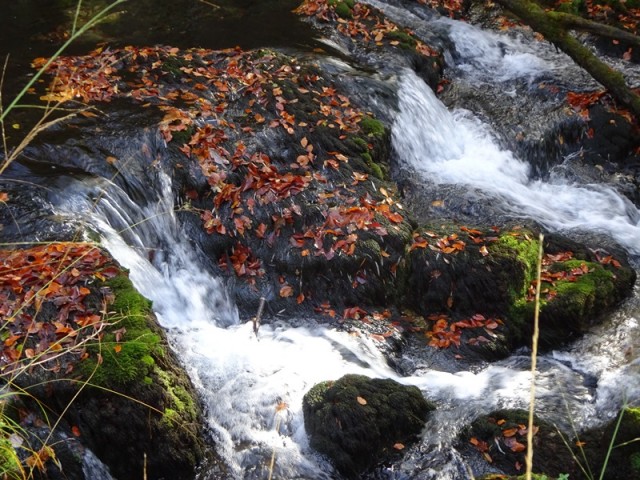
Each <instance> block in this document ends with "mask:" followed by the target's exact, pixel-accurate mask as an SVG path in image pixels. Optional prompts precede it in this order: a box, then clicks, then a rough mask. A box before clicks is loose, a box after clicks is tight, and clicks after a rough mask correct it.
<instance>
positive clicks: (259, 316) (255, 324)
mask: <svg viewBox="0 0 640 480" xmlns="http://www.w3.org/2000/svg"><path fill="white" fill-rule="evenodd" d="M266 301H267V299H266V298H264V297H260V305H259V306H258V313H257V314H256V316H255V317H253V333H255V335H256V337H257V336H258V330H259V329H260V322H261V321H262V312H263V311H264V304H265V302H266Z"/></svg>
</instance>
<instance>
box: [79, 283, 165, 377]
mask: <svg viewBox="0 0 640 480" xmlns="http://www.w3.org/2000/svg"><path fill="white" fill-rule="evenodd" d="M105 286H107V287H109V288H111V290H112V292H113V294H114V297H115V300H114V302H113V304H112V305H111V307H110V310H111V312H112V313H110V315H109V317H108V318H107V321H108V322H109V323H110V325H109V326H108V327H107V328H106V330H105V334H104V336H103V338H102V341H101V342H100V344H99V345H92V346H90V347H89V348H88V350H89V353H90V354H91V355H90V357H89V358H88V359H87V360H85V361H84V362H82V363H81V371H82V372H83V373H85V374H86V375H90V374H91V373H92V372H93V371H94V370H95V374H94V375H93V377H92V379H91V381H92V383H95V384H97V385H101V386H106V387H114V386H122V385H126V384H128V383H131V382H143V383H144V379H145V377H147V376H148V375H149V373H151V371H152V370H153V368H154V365H155V360H154V356H156V357H157V356H161V355H162V349H161V346H160V336H159V335H158V334H157V333H156V332H155V331H153V330H152V324H151V323H150V320H149V316H150V314H151V302H150V301H149V300H147V299H146V298H144V297H143V296H142V295H140V293H139V292H138V291H137V290H136V289H135V288H134V287H133V285H132V283H131V280H129V278H128V277H127V276H126V275H119V276H117V277H115V278H113V279H111V280H109V281H107V282H105ZM116 334H118V336H119V337H121V338H119V340H120V341H119V342H118V341H116ZM98 354H99V355H100V356H101V359H102V361H101V363H100V364H99V365H97V358H98ZM96 366H97V368H96Z"/></svg>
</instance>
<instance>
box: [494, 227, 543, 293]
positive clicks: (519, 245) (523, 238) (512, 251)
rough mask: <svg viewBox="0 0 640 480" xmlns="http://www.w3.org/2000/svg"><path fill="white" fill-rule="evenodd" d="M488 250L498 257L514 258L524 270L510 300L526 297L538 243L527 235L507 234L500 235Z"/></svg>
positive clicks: (534, 264) (533, 271) (534, 266)
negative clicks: (498, 255) (521, 278)
mask: <svg viewBox="0 0 640 480" xmlns="http://www.w3.org/2000/svg"><path fill="white" fill-rule="evenodd" d="M490 248H491V251H492V252H494V253H497V254H500V255H507V256H515V258H516V259H517V260H518V261H519V262H520V264H521V266H522V267H523V268H524V278H523V282H522V284H520V285H517V286H515V287H514V289H513V292H512V298H513V299H514V301H517V300H518V299H520V298H522V297H523V296H525V295H526V293H527V290H528V288H529V285H530V283H531V280H533V278H534V277H535V274H536V264H537V262H538V251H539V249H540V242H539V241H538V240H534V239H533V238H532V235H531V234H529V233H525V234H520V235H517V236H514V235H510V234H508V233H507V234H504V235H501V236H500V238H499V239H498V241H497V242H496V243H494V244H493V245H492V246H491V247H490Z"/></svg>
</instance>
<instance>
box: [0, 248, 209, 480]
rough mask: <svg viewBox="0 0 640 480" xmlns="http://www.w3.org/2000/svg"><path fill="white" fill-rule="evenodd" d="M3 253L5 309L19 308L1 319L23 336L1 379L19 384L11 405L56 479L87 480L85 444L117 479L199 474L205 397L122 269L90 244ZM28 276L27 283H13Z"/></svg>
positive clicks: (14, 385)
mask: <svg viewBox="0 0 640 480" xmlns="http://www.w3.org/2000/svg"><path fill="white" fill-rule="evenodd" d="M0 255H1V256H2V265H3V268H4V271H3V272H2V275H3V277H2V278H3V284H2V285H3V288H2V298H3V302H4V307H7V305H19V309H16V310H15V311H14V313H13V315H12V317H11V322H7V323H5V324H4V328H7V329H9V331H11V332H12V333H11V334H12V335H13V337H14V338H16V339H17V338H21V343H20V346H19V347H20V350H19V351H18V350H15V349H13V348H9V347H10V346H6V345H5V350H4V353H5V354H6V355H7V356H5V357H3V379H4V381H6V382H7V383H8V384H9V385H11V386H12V389H16V390H17V391H20V392H21V394H20V404H13V405H11V408H9V409H8V410H7V412H8V413H7V414H8V415H11V416H12V417H14V418H15V421H16V424H17V425H22V426H23V427H24V429H25V432H26V435H28V438H24V441H25V442H31V443H30V447H29V448H31V449H32V450H34V451H36V452H40V453H39V456H40V457H41V459H42V463H43V465H44V466H43V468H45V469H48V470H50V472H49V473H48V474H47V475H48V478H62V477H60V475H63V474H62V473H60V471H62V472H65V474H66V475H70V477H69V478H89V477H84V476H82V475H80V474H79V473H78V472H81V471H84V470H85V466H84V465H83V462H84V460H85V455H84V453H83V452H85V449H90V450H91V451H92V452H93V453H95V455H97V457H98V458H99V459H100V460H101V461H102V462H103V463H104V464H106V465H107V467H108V469H109V470H110V471H111V473H112V474H113V475H114V476H115V477H117V478H122V479H127V478H132V479H133V478H139V476H140V475H141V472H143V471H145V469H146V471H147V472H148V474H149V475H150V476H152V477H154V478H162V477H166V476H170V477H171V478H185V479H186V478H193V475H194V472H195V469H196V467H197V466H198V465H199V464H200V463H201V462H202V461H204V459H205V456H206V446H205V441H204V432H203V427H202V425H203V417H202V410H201V406H200V404H199V402H198V400H197V398H196V393H195V390H194V387H193V386H192V384H191V382H190V380H189V378H188V377H187V375H186V373H185V372H184V371H183V370H182V369H181V368H180V366H179V363H178V361H177V359H176V358H175V356H174V354H173V352H172V351H171V349H170V348H169V346H168V343H167V340H166V338H165V336H164V333H163V332H162V330H161V329H160V327H159V326H158V325H157V322H156V319H155V317H154V316H153V313H152V311H151V304H150V302H149V301H148V300H146V299H145V298H144V297H142V296H141V295H140V294H139V293H138V292H137V291H135V289H134V288H133V286H132V284H131V282H130V281H129V279H128V278H127V276H126V272H124V271H123V270H122V269H121V268H120V267H118V266H117V265H116V264H114V263H113V260H111V258H110V257H109V256H108V255H107V254H105V253H104V252H102V251H100V250H99V249H98V248H97V247H94V246H91V245H89V244H87V243H72V242H69V243H51V244H47V245H39V246H36V247H32V248H30V249H25V250H16V251H2V252H0ZM47 265H55V266H56V269H59V270H56V269H50V268H48V267H47ZM7 271H9V272H16V273H17V272H19V276H17V277H11V278H9V277H8V276H7ZM34 271H37V272H38V274H37V275H36V274H35V273H34ZM21 278H24V279H25V282H23V287H22V290H21V291H15V290H12V284H13V282H15V281H19V280H20V279H21ZM26 279H28V280H26ZM50 285H53V287H51V288H49V287H48V286H50ZM35 291H39V292H41V294H40V295H41V297H40V300H38V301H37V302H35V303H34V302H33V301H32V300H30V299H33V297H34V296H35V295H33V293H34V292H35ZM11 292H13V293H11ZM36 304H37V305H36ZM26 325H30V327H29V328H28V329H27V328H26V327H25V326H26ZM16 345H17V344H16ZM23 352H24V354H23ZM9 397H10V395H9ZM43 406H46V415H43V414H42V407H43ZM43 429H44V430H43ZM47 431H49V432H50V434H51V437H50V438H48V437H49V433H47ZM42 432H44V433H42ZM17 436H18V437H22V436H21V434H20V432H18V434H17ZM37 438H44V439H45V443H46V445H47V446H46V447H42V445H38V442H39V441H38V440H37ZM32 440H33V441H32ZM34 442H35V443H34ZM114 446H115V447H114ZM41 447H42V448H45V450H41ZM25 448H27V447H26V446H25ZM46 448H51V450H50V451H49V450H46ZM145 456H146V460H145ZM87 458H88V457H87ZM55 459H57V462H56V461H54V460H55ZM87 461H88V460H87ZM94 463H95V462H94ZM34 465H37V463H36V464H34ZM107 467H104V469H105V470H106V468H107ZM64 478H67V477H66V476H65V477H64Z"/></svg>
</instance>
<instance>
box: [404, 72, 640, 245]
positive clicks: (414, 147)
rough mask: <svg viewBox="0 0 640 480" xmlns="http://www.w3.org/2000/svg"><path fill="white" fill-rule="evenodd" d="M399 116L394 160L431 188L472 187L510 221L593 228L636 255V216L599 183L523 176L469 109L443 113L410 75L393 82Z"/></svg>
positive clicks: (639, 221) (639, 222)
mask: <svg viewBox="0 0 640 480" xmlns="http://www.w3.org/2000/svg"><path fill="white" fill-rule="evenodd" d="M398 95H399V112H398V115H397V116H396V119H395V123H394V125H393V130H392V139H393V147H394V149H395V151H396V153H397V156H398V161H399V162H400V163H401V164H402V165H404V166H405V167H407V168H410V169H413V170H415V171H416V172H418V174H420V175H422V176H423V177H424V178H425V181H433V182H435V183H437V184H457V185H465V186H468V187H470V188H475V189H478V190H480V191H482V192H483V193H485V194H486V195H488V196H489V198H493V199H495V200H497V201H499V202H501V206H502V207H503V208H504V210H506V211H507V212H509V213H511V214H512V215H513V216H515V217H521V218H532V219H534V220H536V221H538V222H540V223H541V224H542V225H544V226H545V227H547V228H548V229H550V230H552V231H562V232H568V231H570V230H587V231H597V232H602V233H606V234H608V235H611V236H612V237H613V238H614V239H615V240H616V241H617V242H619V243H620V244H621V245H623V246H624V247H626V248H627V249H628V250H629V251H630V252H631V253H633V254H634V255H638V254H640V241H639V239H640V211H639V210H638V208H637V207H636V206H634V205H633V204H632V203H631V202H630V201H629V200H628V199H626V198H625V197H623V196H621V195H620V194H618V193H617V192H616V191H615V190H614V189H613V188H611V187H608V186H606V185H598V184H585V185H578V184H574V183H570V182H569V181H567V180H566V179H565V178H563V177H562V176H561V175H560V174H557V173H556V174H555V175H552V176H551V178H550V179H549V180H548V181H544V180H533V179H531V178H530V173H529V170H530V169H529V165H528V164H527V163H525V162H523V161H522V160H519V159H518V158H516V157H515V156H514V155H513V153H512V152H510V151H508V150H503V149H502V148H500V147H499V146H498V143H497V141H496V140H495V138H494V136H493V134H492V132H491V130H490V128H489V126H487V125H486V124H483V123H482V122H481V121H480V120H479V119H478V118H476V117H475V116H474V115H473V114H472V113H471V112H469V111H466V110H462V109H459V110H455V111H453V112H450V111H449V110H447V108H446V107H445V106H444V105H443V104H442V103H441V102H440V101H439V100H438V99H437V98H436V96H435V94H434V93H433V91H432V90H431V89H430V88H429V87H428V86H427V85H426V84H425V83H424V82H423V81H422V80H421V79H420V78H419V77H418V76H417V75H416V74H415V73H414V72H413V71H410V70H405V71H404V72H402V73H401V74H400V78H399V93H398Z"/></svg>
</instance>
